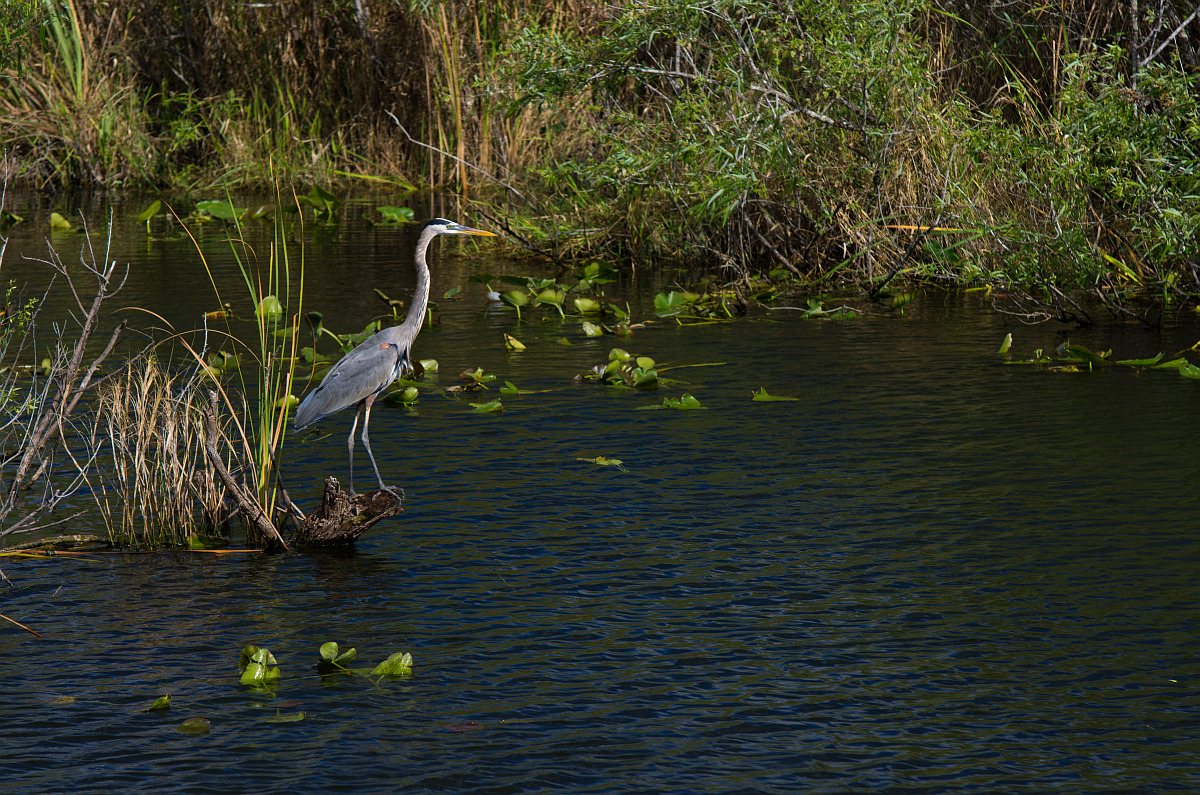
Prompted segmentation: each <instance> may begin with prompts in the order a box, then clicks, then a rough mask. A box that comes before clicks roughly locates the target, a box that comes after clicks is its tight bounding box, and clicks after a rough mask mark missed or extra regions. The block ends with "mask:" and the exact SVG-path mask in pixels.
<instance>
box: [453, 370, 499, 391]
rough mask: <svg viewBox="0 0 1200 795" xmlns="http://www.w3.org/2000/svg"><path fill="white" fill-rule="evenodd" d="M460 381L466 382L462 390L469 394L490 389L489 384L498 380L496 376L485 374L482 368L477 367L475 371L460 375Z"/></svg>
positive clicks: (465, 371)
mask: <svg viewBox="0 0 1200 795" xmlns="http://www.w3.org/2000/svg"><path fill="white" fill-rule="evenodd" d="M458 378H459V380H460V381H463V382H465V383H464V384H463V386H462V387H461V389H464V390H466V391H468V392H479V391H482V390H484V389H487V388H488V384H490V383H491V382H493V381H495V380H496V376H494V375H492V374H491V373H485V372H484V371H483V368H482V367H476V368H475V369H474V370H463V371H462V372H461V373H459V374H458Z"/></svg>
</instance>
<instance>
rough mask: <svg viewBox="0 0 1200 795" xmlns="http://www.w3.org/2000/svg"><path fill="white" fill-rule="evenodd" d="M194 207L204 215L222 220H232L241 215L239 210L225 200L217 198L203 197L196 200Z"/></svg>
mask: <svg viewBox="0 0 1200 795" xmlns="http://www.w3.org/2000/svg"><path fill="white" fill-rule="evenodd" d="M196 209H197V210H198V211H199V212H201V213H203V214H204V215H211V216H212V217H213V218H217V219H220V220H222V221H232V220H233V219H234V218H237V217H238V216H239V215H241V212H240V211H239V210H237V209H235V208H234V206H233V205H232V204H231V203H229V202H228V201H225V200H219V199H204V200H203V201H198V202H196Z"/></svg>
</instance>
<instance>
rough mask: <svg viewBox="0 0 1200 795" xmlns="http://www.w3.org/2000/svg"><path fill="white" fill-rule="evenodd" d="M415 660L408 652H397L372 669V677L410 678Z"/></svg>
mask: <svg viewBox="0 0 1200 795" xmlns="http://www.w3.org/2000/svg"><path fill="white" fill-rule="evenodd" d="M412 666H413V658H412V655H411V654H409V653H408V652H406V651H404V652H396V653H395V654H393V655H391V656H390V657H388V658H387V659H386V660H384V661H383V662H381V663H379V665H376V666H375V667H374V668H372V669H371V676H410V675H412Z"/></svg>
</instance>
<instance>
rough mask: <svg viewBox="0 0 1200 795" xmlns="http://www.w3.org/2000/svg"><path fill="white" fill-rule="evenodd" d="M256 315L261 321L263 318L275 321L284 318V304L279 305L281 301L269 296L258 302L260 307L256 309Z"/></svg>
mask: <svg viewBox="0 0 1200 795" xmlns="http://www.w3.org/2000/svg"><path fill="white" fill-rule="evenodd" d="M254 315H255V317H257V318H259V319H260V320H261V319H263V318H268V319H271V320H275V319H277V318H280V317H282V316H283V304H281V303H279V299H278V298H276V297H275V296H273V295H268V296H267V297H266V298H264V299H262V300H261V301H259V302H258V306H257V307H255V308H254Z"/></svg>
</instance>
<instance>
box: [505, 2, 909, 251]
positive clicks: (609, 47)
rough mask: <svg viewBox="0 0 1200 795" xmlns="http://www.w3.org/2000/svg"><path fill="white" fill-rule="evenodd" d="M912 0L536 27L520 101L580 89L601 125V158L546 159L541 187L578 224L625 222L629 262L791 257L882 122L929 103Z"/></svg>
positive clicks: (672, 11) (666, 13)
mask: <svg viewBox="0 0 1200 795" xmlns="http://www.w3.org/2000/svg"><path fill="white" fill-rule="evenodd" d="M918 8H919V6H918V4H916V3H913V2H905V1H904V0H893V1H889V0H856V2H852V3H850V4H838V5H835V6H831V5H828V4H822V3H816V2H811V3H800V4H796V3H783V2H773V1H772V0H765V1H762V0H760V1H758V2H743V3H737V4H720V5H708V4H701V5H696V4H693V3H686V2H682V0H673V1H672V2H666V3H655V4H630V5H626V6H622V7H620V8H618V9H616V10H614V11H613V12H612V13H611V14H610V15H609V16H608V17H607V18H606V19H605V20H604V22H602V23H601V30H600V31H599V35H573V34H571V33H566V32H562V31H560V30H558V29H550V28H545V29H531V30H528V31H526V32H525V33H524V34H523V35H522V36H520V37H518V38H517V40H516V41H515V43H514V45H513V50H512V55H513V57H512V60H511V64H512V70H513V74H512V79H513V80H514V82H515V83H516V84H517V85H518V87H519V89H520V91H521V94H520V95H519V97H520V99H519V101H520V102H522V103H526V102H536V103H545V104H547V105H555V104H561V103H563V102H564V101H565V100H567V99H575V100H578V101H581V102H585V103H588V106H589V109H590V110H591V112H592V113H593V114H595V116H597V117H598V118H599V119H600V120H602V121H601V122H600V123H596V124H595V125H594V129H595V135H596V137H597V138H598V141H597V144H598V146H596V147H594V148H593V151H594V152H595V154H594V155H592V156H589V157H584V158H576V159H564V160H560V161H559V162H558V163H557V164H556V165H553V166H549V167H547V168H546V169H545V170H544V171H543V178H544V183H545V187H546V188H547V189H549V190H551V191H553V192H555V193H556V194H557V195H559V196H560V197H561V198H562V202H563V203H564V204H565V205H569V206H571V207H572V208H573V209H574V210H575V211H577V213H578V214H579V215H582V216H584V218H583V221H584V222H590V223H602V222H605V221H607V222H609V223H612V222H618V223H620V224H621V225H622V226H623V228H624V232H625V246H624V247H623V251H622V252H621V253H622V254H623V255H625V256H634V257H637V258H656V257H673V258H677V259H681V258H684V257H685V256H688V257H689V258H694V257H695V256H696V255H697V253H698V252H700V251H704V250H708V251H712V252H716V251H723V252H725V253H726V254H727V255H728V256H729V257H732V258H733V260H734V264H737V265H740V266H742V267H747V266H750V265H755V266H760V265H763V266H765V265H766V264H767V263H768V262H770V261H771V259H778V258H779V257H783V258H785V259H791V258H793V257H795V256H797V255H798V254H799V251H800V247H801V246H802V244H803V237H801V236H799V235H798V234H797V233H803V234H804V236H808V237H811V234H812V229H813V228H814V227H816V226H820V225H822V224H824V223H825V222H827V221H830V220H834V219H832V218H830V217H829V213H830V212H831V211H832V210H833V208H835V207H836V206H837V205H839V204H844V203H845V201H846V199H847V198H848V196H849V197H851V200H852V201H856V199H854V198H853V197H852V196H853V194H855V193H861V192H863V191H864V190H867V189H868V188H869V187H870V185H871V182H872V180H873V179H875V178H876V177H877V171H878V168H879V167H880V165H881V164H882V160H881V158H882V157H883V156H884V149H885V148H886V145H887V144H889V143H890V140H889V138H888V137H887V136H888V134H889V130H888V124H889V122H890V123H893V124H894V125H895V126H899V124H898V123H899V122H900V121H901V120H902V119H903V118H904V117H905V116H908V115H909V114H911V112H912V110H913V109H914V108H915V107H920V106H922V105H923V104H925V97H926V95H927V94H928V93H929V91H930V88H931V84H930V83H929V81H928V79H927V78H926V77H925V75H926V70H925V60H924V55H923V54H922V53H921V51H920V49H919V47H917V46H916V39H915V37H913V35H912V34H911V32H910V30H909V22H911V20H912V19H913V15H914V13H915V12H916V11H917V10H918ZM881 20H883V21H884V23H883V24H880V22H881ZM851 131H853V132H851ZM741 231H744V232H745V234H746V235H747V236H748V239H747V240H743V239H742V235H741V234H740V232H741ZM734 240H737V241H738V247H737V248H734V247H732V246H730V245H728V244H729V243H730V242H733V241H734ZM685 252H686V254H685Z"/></svg>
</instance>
